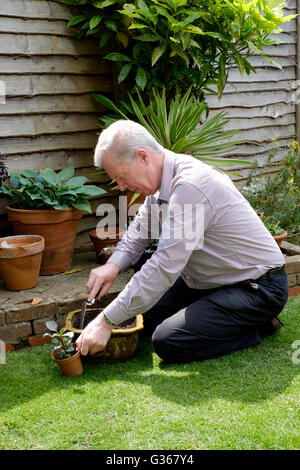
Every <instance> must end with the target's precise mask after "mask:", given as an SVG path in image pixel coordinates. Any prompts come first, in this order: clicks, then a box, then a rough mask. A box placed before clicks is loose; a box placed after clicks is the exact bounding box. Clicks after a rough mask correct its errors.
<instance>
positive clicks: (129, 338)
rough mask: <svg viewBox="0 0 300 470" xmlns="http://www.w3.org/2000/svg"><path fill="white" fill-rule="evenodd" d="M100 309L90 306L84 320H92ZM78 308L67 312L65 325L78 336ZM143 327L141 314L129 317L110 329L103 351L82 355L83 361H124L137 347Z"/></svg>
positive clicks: (79, 330) (94, 362)
mask: <svg viewBox="0 0 300 470" xmlns="http://www.w3.org/2000/svg"><path fill="white" fill-rule="evenodd" d="M101 310H102V309H99V308H90V309H87V310H86V321H85V324H84V326H86V324H87V323H89V322H90V321H92V320H93V319H94V318H95V317H96V316H97V315H98V314H99V313H100V312H101ZM79 318H80V309H79V310H73V311H72V312H70V313H68V315H67V318H66V323H65V326H66V328H67V329H68V330H69V331H73V332H74V333H75V334H77V335H78V336H79V335H80V334H81V333H82V330H81V329H80V328H79ZM142 329H143V316H142V315H137V316H136V317H135V318H131V319H130V320H127V321H126V322H124V323H121V325H119V326H118V328H115V329H113V330H112V334H111V338H110V340H109V342H108V344H107V346H106V349H105V350H104V351H101V352H100V353H98V354H96V355H93V356H91V355H88V356H86V357H84V356H82V359H83V360H84V361H85V362H89V363H93V364H97V363H101V362H117V361H126V360H127V359H131V358H132V357H133V356H134V354H135V352H136V350H137V347H138V341H139V332H140V331H141V330H142Z"/></svg>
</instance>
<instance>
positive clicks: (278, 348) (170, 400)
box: [0, 296, 300, 450]
mask: <svg viewBox="0 0 300 470" xmlns="http://www.w3.org/2000/svg"><path fill="white" fill-rule="evenodd" d="M299 314H300V296H295V297H291V298H290V299H289V301H288V304H287V306H286V308H285V310H284V312H283V313H282V315H281V319H282V320H283V322H284V328H282V329H281V330H280V332H278V333H276V334H275V335H274V336H272V337H269V338H267V339H265V340H264V341H263V343H261V344H260V345H259V346H256V347H253V348H249V349H247V350H243V351H238V352H236V353H233V354H230V355H228V356H225V357H222V358H218V359H211V360H209V361H205V362H202V363H200V362H194V363H191V364H186V365H163V364H162V362H161V360H160V359H159V358H158V357H157V356H156V354H155V353H154V352H153V349H152V345H151V343H150V341H149V340H148V339H143V340H141V342H140V348H139V351H138V352H137V354H136V356H135V357H134V359H132V360H131V361H128V362H124V363H116V364H101V365H99V366H94V365H85V368H84V374H83V375H82V376H80V377H76V378H68V377H62V376H61V375H60V372H59V369H58V368H57V366H56V365H55V364H54V363H53V362H52V359H51V357H50V352H49V351H50V345H45V346H42V347H36V348H28V349H23V350H21V351H19V352H11V353H8V354H7V357H6V364H5V365H0V396H1V404H0V408H1V411H0V448H1V449H110V450H120V449H128V450H130V449H152V450H154V449H161V450H163V449H170V450H179V449H193V450H194V449H299V448H300V407H299V396H300V364H294V363H293V361H292V354H293V352H294V351H293V349H292V343H293V342H294V341H296V340H300V322H299ZM299 349H300V347H299ZM294 357H295V358H296V359H297V358H298V361H297V362H300V352H299V354H298V355H297V353H296V352H294ZM294 362H295V361H294Z"/></svg>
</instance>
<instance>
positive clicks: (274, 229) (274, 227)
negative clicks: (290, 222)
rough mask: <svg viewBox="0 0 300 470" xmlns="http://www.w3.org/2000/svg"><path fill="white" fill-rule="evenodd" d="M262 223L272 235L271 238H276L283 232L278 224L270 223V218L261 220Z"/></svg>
mask: <svg viewBox="0 0 300 470" xmlns="http://www.w3.org/2000/svg"><path fill="white" fill-rule="evenodd" d="M263 223H264V224H265V226H266V227H267V229H268V230H269V232H270V233H271V234H272V235H273V236H276V235H281V234H282V232H283V231H284V230H283V229H282V228H281V227H280V225H279V222H276V223H274V222H272V218H271V217H266V218H264V219H263Z"/></svg>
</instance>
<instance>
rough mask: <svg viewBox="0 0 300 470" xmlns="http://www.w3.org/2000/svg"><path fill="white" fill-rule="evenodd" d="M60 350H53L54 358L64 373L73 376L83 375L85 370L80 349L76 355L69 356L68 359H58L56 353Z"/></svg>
mask: <svg viewBox="0 0 300 470" xmlns="http://www.w3.org/2000/svg"><path fill="white" fill-rule="evenodd" d="M59 351H60V349H57V350H55V351H52V354H51V355H52V359H53V361H54V362H56V364H57V365H58V367H59V368H60V370H61V373H62V374H63V375H67V376H68V377H73V376H74V375H81V374H82V372H83V367H82V362H81V357H80V351H77V352H76V354H74V356H72V357H69V358H68V359H56V358H55V355H56V354H57V353H58V352H59Z"/></svg>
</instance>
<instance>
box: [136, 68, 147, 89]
mask: <svg viewBox="0 0 300 470" xmlns="http://www.w3.org/2000/svg"><path fill="white" fill-rule="evenodd" d="M135 81H136V84H137V85H138V86H139V88H141V90H144V88H145V86H146V83H147V74H146V71H145V70H144V69H143V68H142V67H140V66H139V68H138V71H137V74H136V77H135Z"/></svg>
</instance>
